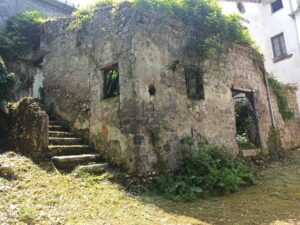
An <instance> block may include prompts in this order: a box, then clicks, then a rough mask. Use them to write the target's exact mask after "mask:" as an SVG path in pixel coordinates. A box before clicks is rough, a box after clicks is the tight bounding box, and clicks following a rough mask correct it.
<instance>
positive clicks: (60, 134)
mask: <svg viewBox="0 0 300 225" xmlns="http://www.w3.org/2000/svg"><path fill="white" fill-rule="evenodd" d="M75 136H76V135H75V134H74V133H71V132H63V131H49V137H50V138H51V137H66V138H68V137H75Z"/></svg>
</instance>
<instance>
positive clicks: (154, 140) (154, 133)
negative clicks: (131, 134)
mask: <svg viewBox="0 0 300 225" xmlns="http://www.w3.org/2000/svg"><path fill="white" fill-rule="evenodd" d="M147 133H148V135H149V138H150V141H151V144H152V145H153V146H155V147H156V146H157V144H158V142H159V140H160V135H159V133H160V131H159V127H152V126H150V127H148V128H147Z"/></svg>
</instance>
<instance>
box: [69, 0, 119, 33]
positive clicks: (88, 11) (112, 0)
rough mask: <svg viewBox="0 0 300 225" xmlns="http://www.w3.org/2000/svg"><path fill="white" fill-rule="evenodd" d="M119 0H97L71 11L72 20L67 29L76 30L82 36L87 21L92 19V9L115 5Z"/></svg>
mask: <svg viewBox="0 0 300 225" xmlns="http://www.w3.org/2000/svg"><path fill="white" fill-rule="evenodd" d="M119 2H120V1H117V0H98V1H96V3H95V4H92V5H88V6H87V7H84V8H81V9H78V10H76V11H74V12H73V14H72V16H73V17H74V19H73V21H72V22H71V23H70V24H69V26H68V28H67V29H68V30H78V32H79V35H80V36H81V37H84V36H85V35H86V28H87V25H88V23H89V22H90V21H91V20H92V19H93V16H94V10H95V8H97V7H105V6H109V5H115V6H116V5H117V4H118V3H119Z"/></svg>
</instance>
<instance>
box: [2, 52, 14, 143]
mask: <svg viewBox="0 0 300 225" xmlns="http://www.w3.org/2000/svg"><path fill="white" fill-rule="evenodd" d="M14 84H15V77H14V75H13V74H8V72H7V69H6V66H5V63H4V62H3V60H2V58H1V57H0V139H1V138H5V137H6V135H7V131H6V128H7V112H6V106H7V101H9V100H11V98H12V97H13V87H14Z"/></svg>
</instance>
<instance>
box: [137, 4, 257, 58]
mask: <svg viewBox="0 0 300 225" xmlns="http://www.w3.org/2000/svg"><path fill="white" fill-rule="evenodd" d="M133 4H134V5H135V6H137V7H143V8H146V9H149V10H153V11H155V12H158V13H160V14H162V15H164V16H168V17H171V18H174V19H177V20H179V21H181V22H183V23H184V24H185V25H187V26H188V27H190V28H191V29H192V32H193V38H191V39H190V40H189V41H188V43H187V46H186V53H187V54H188V55H189V56H197V57H200V58H201V59H202V60H205V59H207V58H208V57H209V56H211V55H212V54H213V53H214V52H215V51H216V50H217V49H218V48H220V47H221V46H222V45H223V44H224V42H230V43H238V44H246V45H249V46H252V47H254V48H255V49H256V47H255V45H254V42H253V40H252V39H251V37H250V35H249V33H248V32H247V30H246V29H245V28H244V27H243V26H242V24H241V17H240V16H239V15H233V14H232V15H224V14H223V13H222V10H221V7H220V6H219V5H218V3H217V1H215V0H168V1H166V0H150V1H149V0H134V1H133Z"/></svg>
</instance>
